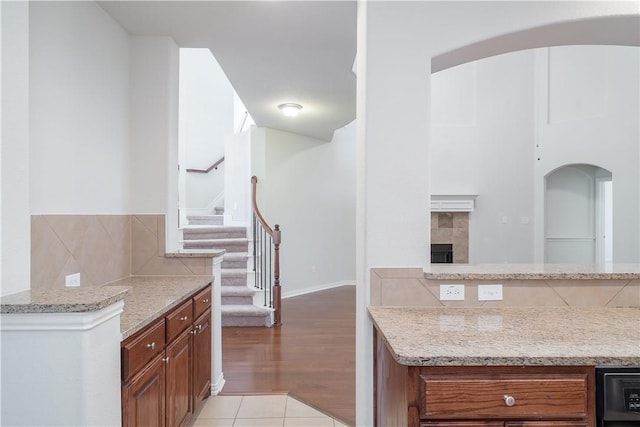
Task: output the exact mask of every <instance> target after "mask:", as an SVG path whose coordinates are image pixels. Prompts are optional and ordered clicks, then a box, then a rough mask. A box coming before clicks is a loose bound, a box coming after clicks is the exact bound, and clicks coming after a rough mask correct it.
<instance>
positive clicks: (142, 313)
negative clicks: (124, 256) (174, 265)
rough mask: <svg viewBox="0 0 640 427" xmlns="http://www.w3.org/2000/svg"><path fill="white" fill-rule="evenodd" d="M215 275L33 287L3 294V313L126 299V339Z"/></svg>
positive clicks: (91, 306) (99, 305) (90, 307)
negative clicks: (61, 286)
mask: <svg viewBox="0 0 640 427" xmlns="http://www.w3.org/2000/svg"><path fill="white" fill-rule="evenodd" d="M211 280H212V277H211V276H132V277H127V278H124V279H121V280H117V281H115V282H111V283H108V284H106V285H103V286H84V287H82V286H81V287H77V288H61V289H31V290H28V291H24V292H19V293H16V294H13V295H7V296H4V297H2V298H0V313H6V314H12V313H86V312H92V311H98V310H101V309H103V308H106V307H108V306H110V305H112V304H114V303H116V302H118V301H121V300H124V311H123V312H122V314H121V315H120V332H121V334H122V338H121V339H122V340H124V339H125V338H127V337H129V336H131V335H133V334H134V333H136V332H137V331H139V330H140V329H142V328H143V327H144V326H145V325H147V324H148V323H149V322H150V321H152V320H153V319H155V318H157V317H158V316H161V315H163V314H164V313H167V312H168V311H169V310H171V309H172V308H173V307H176V306H177V305H179V304H180V303H181V302H182V301H184V300H186V298H187V296H189V295H190V294H192V293H194V292H196V291H198V290H200V289H202V288H204V287H206V286H207V285H208V284H209V283H211Z"/></svg>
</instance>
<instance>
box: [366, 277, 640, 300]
mask: <svg viewBox="0 0 640 427" xmlns="http://www.w3.org/2000/svg"><path fill="white" fill-rule="evenodd" d="M447 283H456V284H464V285H465V294H466V298H465V301H440V299H439V288H440V284H447ZM488 283H496V281H495V280H492V281H481V280H456V281H447V280H427V279H425V277H424V274H423V272H422V269H420V268H374V269H372V270H371V305H376V306H427V307H442V306H452V307H495V306H590V307H640V280H638V279H635V280H504V281H500V283H502V284H503V285H504V286H503V300H502V301H478V300H477V294H478V289H477V287H478V285H479V284H488Z"/></svg>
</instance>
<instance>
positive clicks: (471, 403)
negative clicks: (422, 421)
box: [420, 374, 587, 419]
mask: <svg viewBox="0 0 640 427" xmlns="http://www.w3.org/2000/svg"><path fill="white" fill-rule="evenodd" d="M420 383H421V385H420V386H421V398H420V399H421V402H420V409H421V417H423V418H448V419H464V418H467V419H469V418H498V419H501V418H522V417H533V418H547V419H549V418H550V419H553V418H556V419H557V418H560V419H567V418H584V417H586V416H587V377H586V375H581V374H575V375H544V374H540V375H501V376H499V377H495V376H494V377H491V378H490V377H487V376H481V375H479V376H464V377H456V378H455V379H452V378H451V376H448V377H445V376H437V375H436V376H431V375H421V376H420ZM509 397H511V398H512V399H513V400H512V401H511V399H509Z"/></svg>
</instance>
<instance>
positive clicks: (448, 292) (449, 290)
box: [440, 285, 464, 301]
mask: <svg viewBox="0 0 640 427" xmlns="http://www.w3.org/2000/svg"><path fill="white" fill-rule="evenodd" d="M440 301H464V285H440Z"/></svg>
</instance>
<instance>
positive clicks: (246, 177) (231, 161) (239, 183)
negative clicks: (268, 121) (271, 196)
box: [220, 126, 263, 226]
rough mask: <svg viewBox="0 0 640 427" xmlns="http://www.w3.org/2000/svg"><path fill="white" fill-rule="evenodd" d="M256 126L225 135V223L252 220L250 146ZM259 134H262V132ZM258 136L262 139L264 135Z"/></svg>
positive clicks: (244, 222)
mask: <svg viewBox="0 0 640 427" xmlns="http://www.w3.org/2000/svg"><path fill="white" fill-rule="evenodd" d="M257 133H260V132H259V131H258V130H257V129H256V128H255V126H254V127H252V128H250V129H248V130H246V131H244V132H241V133H236V134H233V135H231V136H228V137H227V138H226V139H225V150H224V152H225V163H226V165H227V166H226V167H225V168H224V170H223V171H220V172H222V173H224V218H225V225H238V226H250V223H251V147H252V136H254V135H256V134H257ZM261 136H262V135H261ZM261 136H260V137H258V138H257V140H256V143H258V139H259V140H260V141H263V138H261Z"/></svg>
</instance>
